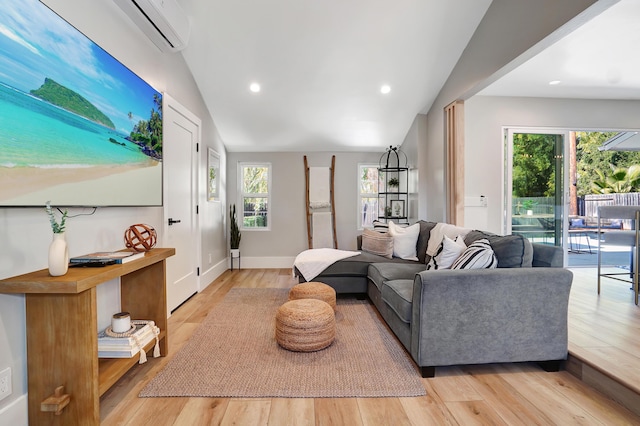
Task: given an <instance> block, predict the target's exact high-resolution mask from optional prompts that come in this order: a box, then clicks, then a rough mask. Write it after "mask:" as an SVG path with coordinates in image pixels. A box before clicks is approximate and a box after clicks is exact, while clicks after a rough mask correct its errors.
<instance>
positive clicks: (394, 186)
mask: <svg viewBox="0 0 640 426" xmlns="http://www.w3.org/2000/svg"><path fill="white" fill-rule="evenodd" d="M387 185H389V188H391V190H392V191H397V190H398V187H399V186H400V181H399V180H398V178H397V177H392V178H389V180H388V181H387Z"/></svg>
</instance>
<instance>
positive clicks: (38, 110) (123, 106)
mask: <svg viewBox="0 0 640 426" xmlns="http://www.w3.org/2000/svg"><path fill="white" fill-rule="evenodd" d="M0 7H1V9H2V13H1V14H0V205H3V206H44V204H45V203H46V202H47V201H48V200H51V203H52V205H58V206H74V205H76V206H140V205H151V206H154V205H155V206H158V205H161V204H162V95H161V93H159V92H158V91H156V90H155V89H153V88H152V87H151V86H150V85H149V84H147V83H146V82H145V81H144V80H142V79H141V78H140V77H138V76H137V75H136V74H135V73H133V72H132V71H131V70H129V69H128V68H127V67H125V66H124V65H122V64H121V63H120V62H118V61H117V60H116V59H115V58H113V57H112V56H111V55H109V54H108V53H107V52H106V51H104V50H103V49H102V48H100V47H99V46H98V45H97V44H95V43H93V42H92V41H91V40H90V39H88V38H87V37H86V36H84V35H83V34H82V33H81V32H79V31H78V30H77V29H76V28H74V27H73V26H72V25H70V24H69V23H67V22H66V21H65V20H63V19H62V18H60V17H59V16H58V15H56V14H55V13H54V12H52V11H51V10H50V9H48V8H47V7H46V6H45V5H43V4H42V3H40V2H39V1H37V0H25V1H20V2H15V1H13V0H0Z"/></svg>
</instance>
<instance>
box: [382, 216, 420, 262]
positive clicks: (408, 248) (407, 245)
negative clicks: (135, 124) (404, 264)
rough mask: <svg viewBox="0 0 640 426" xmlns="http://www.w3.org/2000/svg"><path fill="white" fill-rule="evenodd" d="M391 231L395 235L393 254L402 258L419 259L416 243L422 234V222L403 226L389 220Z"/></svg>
mask: <svg viewBox="0 0 640 426" xmlns="http://www.w3.org/2000/svg"><path fill="white" fill-rule="evenodd" d="M389 233H390V234H391V236H392V237H393V256H394V257H399V258H400V259H407V260H418V256H417V255H416V245H417V244H418V235H420V224H419V223H416V224H413V225H411V226H407V227H401V226H399V225H396V224H395V223H393V221H389Z"/></svg>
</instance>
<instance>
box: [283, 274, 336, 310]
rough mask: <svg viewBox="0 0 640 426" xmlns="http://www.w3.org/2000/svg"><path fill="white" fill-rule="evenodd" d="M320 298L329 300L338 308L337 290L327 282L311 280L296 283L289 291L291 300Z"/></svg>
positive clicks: (324, 300)
mask: <svg viewBox="0 0 640 426" xmlns="http://www.w3.org/2000/svg"><path fill="white" fill-rule="evenodd" d="M298 299H318V300H322V301H323V302H327V303H328V304H329V306H331V308H333V310H334V311H335V310H336V291H335V290H334V289H333V287H331V286H329V285H326V284H325V283H319V282H314V281H310V282H308V283H302V284H297V285H294V286H293V288H291V290H290V291H289V300H298Z"/></svg>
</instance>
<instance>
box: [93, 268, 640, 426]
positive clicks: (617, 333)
mask: <svg viewBox="0 0 640 426" xmlns="http://www.w3.org/2000/svg"><path fill="white" fill-rule="evenodd" d="M574 273H575V279H574V285H573V290H572V295H571V302H570V336H569V338H570V350H573V351H575V352H576V353H577V354H579V356H580V357H581V358H576V360H578V361H577V364H576V365H578V366H579V367H581V368H583V370H581V371H587V370H588V369H587V368H586V367H584V365H583V364H582V363H583V361H584V360H583V358H590V357H592V358H594V359H597V361H598V362H600V363H601V365H603V366H604V370H606V369H611V370H613V371H614V373H613V374H619V375H621V376H625V377H630V378H631V380H632V381H633V382H635V383H640V380H639V379H640V363H639V362H638V359H637V357H636V356H635V354H638V353H639V351H638V349H639V347H640V341H639V339H638V338H637V336H638V328H639V327H640V308H639V307H636V306H635V305H634V304H633V302H632V301H631V295H630V294H627V293H632V292H631V291H629V290H628V286H626V288H625V284H624V283H620V284H611V285H609V284H607V285H603V292H602V293H603V294H602V295H601V296H600V297H597V295H596V287H595V283H596V281H595V272H594V270H593V269H590V270H587V269H577V270H574ZM607 282H608V281H607ZM294 284H295V281H293V279H292V277H291V272H290V270H276V269H253V270H246V269H245V270H240V271H238V270H235V271H233V272H231V271H227V272H225V273H224V274H223V275H222V276H221V277H220V278H219V279H217V280H216V281H215V282H214V283H212V284H211V285H210V286H209V287H207V289H205V290H204V291H203V292H202V293H200V294H198V295H196V296H194V297H193V298H192V299H191V300H189V301H188V302H187V303H186V304H184V305H183V306H182V307H181V308H179V309H178V310H177V311H176V312H175V313H174V314H173V315H172V316H171V318H170V319H169V327H170V342H169V343H170V354H169V356H168V357H164V358H157V359H154V358H152V357H149V362H148V363H146V364H144V365H138V366H136V367H134V368H133V369H132V370H131V371H130V372H129V373H128V374H127V375H125V376H124V377H123V378H122V379H121V380H120V381H119V382H118V383H117V384H116V385H115V386H114V387H113V388H112V389H111V390H109V391H108V392H107V393H106V394H105V395H104V396H103V397H102V398H101V406H100V413H101V419H102V424H103V425H117V426H122V425H132V426H134V425H135V426H141V425H153V426H164V425H188V426H191V425H218V424H223V425H232V424H233V425H349V426H352V425H394V426H395V425H431V424H433V425H442V424H451V425H475V424H478V425H480V424H482V425H484V424H491V425H534V424H540V425H571V424H588V425H600V424H601V425H611V424H619V425H622V424H640V417H638V416H636V415H634V414H633V413H632V412H631V411H629V410H627V409H625V408H624V407H622V406H621V405H619V404H617V403H616V402H614V401H612V400H611V399H609V398H607V397H605V396H603V394H601V393H600V392H598V391H596V390H595V389H594V388H593V387H591V386H589V385H586V384H585V383H584V382H582V381H581V380H579V379H578V378H576V376H574V375H573V374H571V373H569V372H568V371H560V372H557V373H547V372H544V371H542V370H541V369H540V368H538V367H537V366H536V365H534V364H497V365H486V366H465V367H448V368H438V369H436V377H435V378H431V379H422V382H423V383H424V386H425V389H426V390H427V396H425V397H418V398H338V399H331V398H317V399H304V398H300V399H286V398H278V399H237V398H233V399H226V398H138V397H137V395H138V392H139V391H140V390H141V389H142V387H143V386H144V385H145V384H146V383H147V382H148V381H149V380H150V379H151V377H153V376H154V375H155V374H157V373H158V371H160V369H162V367H163V366H164V365H165V364H166V362H167V361H168V360H169V359H170V358H171V356H172V355H174V354H175V353H176V352H177V351H178V350H179V349H180V347H181V346H182V345H183V344H184V343H185V342H186V341H187V340H188V339H189V337H190V336H191V334H192V333H193V332H194V330H195V329H196V328H197V327H198V325H199V324H200V322H202V320H203V319H204V318H205V316H206V315H207V312H209V311H210V310H211V309H212V308H213V307H215V305H216V304H217V303H218V302H219V301H220V300H221V299H222V298H223V297H224V295H225V294H226V293H227V292H228V291H229V289H231V288H233V287H279V288H289V287H291V286H293V285H294ZM568 364H569V363H568ZM576 365H574V364H573V363H571V368H573V369H574V370H577V369H578V367H576ZM416 374H419V373H418V370H417V369H416ZM580 374H582V373H580ZM585 375H586V373H585Z"/></svg>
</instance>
